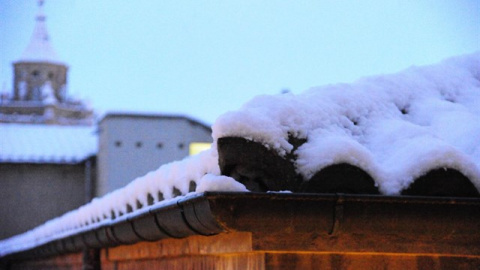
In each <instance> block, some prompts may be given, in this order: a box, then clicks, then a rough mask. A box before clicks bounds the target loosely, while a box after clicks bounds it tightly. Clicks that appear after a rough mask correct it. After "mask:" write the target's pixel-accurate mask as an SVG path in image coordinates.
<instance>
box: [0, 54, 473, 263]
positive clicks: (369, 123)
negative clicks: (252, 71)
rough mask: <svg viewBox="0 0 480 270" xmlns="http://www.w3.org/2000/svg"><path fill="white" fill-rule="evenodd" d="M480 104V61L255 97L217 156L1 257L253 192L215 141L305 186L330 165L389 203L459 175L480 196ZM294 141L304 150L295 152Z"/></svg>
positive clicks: (13, 245)
mask: <svg viewBox="0 0 480 270" xmlns="http://www.w3.org/2000/svg"><path fill="white" fill-rule="evenodd" d="M478 104H480V53H476V54H472V55H468V56H463V57H458V58H453V59H450V60H447V61H445V62H443V63H441V64H439V65H436V66H430V67H423V68H411V69H409V70H407V71H405V72H402V73H399V74H395V75H385V76H377V77H372V78H367V79H363V80H360V81H358V82H357V83H355V84H351V85H335V86H327V87H321V88H313V89H310V90H309V91H307V92H305V93H303V94H301V95H297V96H295V95H292V94H283V95H276V96H261V97H257V98H255V99H253V100H252V101H251V102H249V103H247V104H245V106H244V107H243V108H241V109H240V110H238V111H235V112H229V113H227V114H225V115H223V116H221V117H220V118H219V119H218V120H217V122H216V123H215V125H214V126H213V137H214V144H213V147H212V149H211V150H209V151H206V152H203V153H201V154H199V155H197V156H193V157H189V158H186V159H184V160H182V161H178V162H173V163H170V164H166V165H163V166H161V167H160V168H159V169H158V170H156V171H153V172H151V173H149V174H147V175H145V176H143V177H139V178H137V179H135V180H134V181H132V182H131V183H130V184H129V185H127V186H126V187H125V188H122V189H118V190H116V191H114V192H112V193H109V194H107V195H105V196H104V197H102V198H96V199H94V200H92V202H90V203H88V204H86V205H84V206H82V207H80V208H79V209H77V210H74V211H71V212H69V213H66V214H65V215H63V216H61V217H59V218H56V219H53V220H51V221H48V222H47V223H45V224H44V225H41V226H39V227H37V228H35V229H33V230H32V231H29V232H26V233H24V234H21V235H17V236H14V237H12V238H9V239H6V240H3V241H1V242H0V257H4V256H6V255H9V254H14V253H18V252H22V251H26V250H30V249H33V248H36V247H38V246H41V245H45V244H47V243H52V241H53V242H55V241H57V240H60V239H65V238H68V239H70V237H75V236H77V235H83V234H82V233H86V232H90V231H92V230H93V229H95V228H100V227H102V228H103V227H110V226H113V225H116V224H124V222H123V221H128V220H129V219H134V218H135V217H137V216H141V215H143V214H145V213H151V212H152V211H153V210H155V209H160V208H161V209H164V208H169V207H172V208H175V207H176V206H177V205H178V202H179V201H180V200H188V199H189V198H190V197H189V196H199V195H198V194H202V193H203V192H206V191H235V192H247V191H248V190H247V189H246V188H245V186H244V185H243V184H241V183H239V182H237V181H236V180H235V179H234V178H231V177H228V176H222V175H221V170H220V167H219V153H218V152H217V146H218V145H217V142H218V141H219V140H220V139H222V138H227V137H237V138H244V139H247V140H250V141H253V142H257V143H259V144H260V145H262V146H264V147H265V148H266V149H267V150H272V151H274V152H275V153H276V154H277V155H278V157H279V158H280V159H282V158H283V159H284V160H287V161H288V162H292V166H293V168H294V171H295V173H297V174H298V175H300V177H301V180H302V181H303V182H307V183H308V182H309V181H310V180H311V179H312V178H313V177H314V176H315V175H316V174H317V173H318V172H321V171H322V169H324V168H327V167H328V166H331V165H335V164H350V165H352V166H355V167H358V168H360V169H362V170H363V171H364V172H366V173H367V174H368V175H370V176H371V178H372V179H373V181H375V185H376V186H378V188H379V191H380V193H381V194H383V195H398V194H400V192H401V191H402V190H404V189H406V188H407V187H409V186H410V185H411V184H412V183H413V181H414V180H415V179H417V178H418V177H420V176H422V175H423V174H425V173H426V172H428V171H431V170H433V169H441V168H447V169H454V170H457V171H459V172H460V173H461V174H463V175H464V176H466V177H467V178H468V179H469V181H471V182H472V183H473V185H474V186H475V187H476V189H477V190H480V168H479V163H480V147H479V145H480V144H479V141H478V138H480V117H479V114H480V106H478ZM292 137H293V138H295V140H293V141H300V142H301V143H300V144H298V145H294V144H292V139H291V138H292ZM291 157H292V158H291ZM278 190H281V189H278ZM196 194H197V195H196ZM82 237H83V236H82ZM97 238H98V237H97ZM126 242H128V239H126ZM62 245H63V244H62Z"/></svg>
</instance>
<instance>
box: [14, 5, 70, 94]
mask: <svg viewBox="0 0 480 270" xmlns="http://www.w3.org/2000/svg"><path fill="white" fill-rule="evenodd" d="M43 5H44V1H43V0H39V1H38V6H39V8H38V13H37V16H36V17H35V28H34V30H33V34H32V36H31V38H30V43H29V44H28V46H27V48H26V49H25V51H24V52H23V54H22V56H21V57H20V58H19V59H18V60H17V61H16V62H15V63H13V69H14V78H13V87H14V93H13V99H14V100H16V101H33V102H40V101H42V100H43V99H42V98H43V96H44V94H43V93H42V88H43V86H44V85H45V84H47V83H49V84H50V85H51V88H52V89H53V92H54V95H55V98H56V99H57V100H58V101H60V102H61V101H64V99H65V93H63V92H64V91H65V90H64V89H65V88H66V84H67V70H68V67H67V65H66V64H65V63H63V62H62V61H61V60H60V59H59V58H58V56H57V54H56V52H55V50H54V49H53V46H52V44H51V43H50V37H49V35H48V31H47V25H46V22H45V21H46V16H45V14H44V13H43Z"/></svg>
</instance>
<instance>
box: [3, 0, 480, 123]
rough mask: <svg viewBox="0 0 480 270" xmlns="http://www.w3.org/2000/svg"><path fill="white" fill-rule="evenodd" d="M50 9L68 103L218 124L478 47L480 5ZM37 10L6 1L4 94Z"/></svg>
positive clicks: (55, 0) (79, 3)
mask: <svg viewBox="0 0 480 270" xmlns="http://www.w3.org/2000/svg"><path fill="white" fill-rule="evenodd" d="M44 10H45V13H46V15H47V25H48V30H49V33H50V36H51V41H52V43H53V46H54V48H55V49H56V51H57V54H58V55H59V56H60V58H61V59H62V60H63V61H64V62H66V63H68V65H69V66H70V71H69V92H70V94H75V95H77V96H80V97H82V98H88V99H89V100H90V101H91V102H92V104H93V107H94V108H95V109H96V110H97V111H98V112H99V113H103V112H108V111H138V112H154V113H168V114H171V113H175V114H185V115H189V116H192V117H194V118H197V119H199V120H201V121H204V122H206V123H210V124H212V123H213V122H214V121H215V119H216V118H217V117H218V116H219V115H221V114H222V113H224V112H226V111H228V110H234V109H237V108H239V107H240V106H241V105H242V104H243V103H245V102H246V101H248V100H250V99H251V98H253V97H254V96H256V95H259V94H276V93H279V92H280V91H281V90H282V89H290V90H291V91H292V92H293V93H295V94H298V93H301V92H302V91H304V90H306V89H308V88H310V87H312V86H320V85H325V84H331V83H339V82H352V81H354V80H356V79H358V78H360V77H363V76H368V75H375V74H382V73H393V72H397V71H400V70H403V69H405V68H408V67H409V66H412V65H425V64H432V63H436V62H439V61H441V60H442V59H444V58H448V57H451V56H455V55H461V54H465V53H471V52H474V51H478V50H480V1H478V0H431V1H424V0H404V1H387V0H382V1H153V0H135V1H120V0H115V1H114V0H102V1H98V0H97V1H95V0H47V1H46V3H45V7H44ZM36 12H37V5H36V1H34V0H28V1H27V0H0V39H1V40H0V65H1V66H0V83H1V85H5V87H6V88H7V89H11V87H12V68H11V63H12V62H13V61H15V60H16V59H18V58H19V57H20V55H21V54H22V52H23V50H24V49H25V48H26V46H27V44H28V41H29V39H30V35H31V34H32V31H33V27H34V23H35V21H34V17H35V14H36ZM2 87H3V86H2Z"/></svg>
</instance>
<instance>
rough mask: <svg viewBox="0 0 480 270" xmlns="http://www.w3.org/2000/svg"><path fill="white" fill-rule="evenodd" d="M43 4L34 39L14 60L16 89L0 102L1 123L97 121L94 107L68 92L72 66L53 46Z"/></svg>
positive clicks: (34, 31)
mask: <svg viewBox="0 0 480 270" xmlns="http://www.w3.org/2000/svg"><path fill="white" fill-rule="evenodd" d="M43 5H44V0H38V12H37V15H36V16H35V28H34V30H33V33H32V36H31V38H30V42H29V43H28V46H27V47H26V49H25V50H24V51H23V53H22V55H21V56H20V58H19V59H17V61H15V62H14V63H13V91H12V94H11V95H10V96H9V97H8V98H7V99H4V98H2V100H1V102H0V123H1V122H4V123H5V122H6V123H12V122H13V123H46V124H61V125H83V124H93V111H92V110H91V109H90V108H88V106H86V105H85V104H84V103H83V102H82V101H81V100H74V99H72V98H70V97H69V96H68V93H67V72H68V66H67V65H66V64H65V63H64V62H63V61H62V60H60V58H59V57H58V55H57V53H56V52H55V50H54V49H53V46H52V44H51V41H50V36H49V34H48V31H47V25H46V16H45V14H44V11H43Z"/></svg>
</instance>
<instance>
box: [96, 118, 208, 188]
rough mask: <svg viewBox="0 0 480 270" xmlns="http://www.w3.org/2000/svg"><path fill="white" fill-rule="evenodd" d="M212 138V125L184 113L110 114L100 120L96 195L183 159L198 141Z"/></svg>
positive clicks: (203, 141)
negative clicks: (176, 114) (174, 114)
mask: <svg viewBox="0 0 480 270" xmlns="http://www.w3.org/2000/svg"><path fill="white" fill-rule="evenodd" d="M211 141H212V137H211V129H210V127H209V126H207V125H205V124H203V123H200V122H198V121H196V120H192V119H190V118H187V117H184V116H169V115H145V114H122V113H112V114H107V115H106V116H105V117H104V118H103V119H102V120H101V121H100V123H99V152H98V166H99V167H98V168H99V171H98V180H99V182H98V188H97V195H104V194H105V193H107V192H110V191H113V190H115V189H117V188H120V187H123V186H125V185H126V184H128V183H129V182H130V181H132V180H133V179H135V178H136V177H139V176H142V175H145V174H146V173H147V172H149V171H152V170H156V169H158V167H160V165H161V164H165V163H168V162H171V161H174V160H180V159H182V158H184V157H186V156H188V155H189V154H190V153H191V152H190V150H193V149H192V148H194V147H195V146H196V145H197V144H199V143H200V144H205V143H210V142H211Z"/></svg>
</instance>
